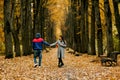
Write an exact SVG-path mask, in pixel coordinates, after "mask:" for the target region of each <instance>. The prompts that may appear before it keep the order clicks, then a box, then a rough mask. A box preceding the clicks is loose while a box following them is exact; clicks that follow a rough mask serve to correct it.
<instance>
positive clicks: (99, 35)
mask: <svg viewBox="0 0 120 80" xmlns="http://www.w3.org/2000/svg"><path fill="white" fill-rule="evenodd" d="M94 5H95V17H96V18H95V21H96V26H97V49H98V56H100V55H103V39H102V36H103V33H102V27H101V18H100V10H99V0H95V1H94Z"/></svg>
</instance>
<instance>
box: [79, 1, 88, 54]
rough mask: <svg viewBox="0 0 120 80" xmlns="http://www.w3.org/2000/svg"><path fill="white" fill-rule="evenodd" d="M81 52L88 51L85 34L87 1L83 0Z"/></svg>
mask: <svg viewBox="0 0 120 80" xmlns="http://www.w3.org/2000/svg"><path fill="white" fill-rule="evenodd" d="M80 27H81V52H82V53H86V52H87V51H86V45H85V43H86V36H85V1H84V0H81V22H80Z"/></svg>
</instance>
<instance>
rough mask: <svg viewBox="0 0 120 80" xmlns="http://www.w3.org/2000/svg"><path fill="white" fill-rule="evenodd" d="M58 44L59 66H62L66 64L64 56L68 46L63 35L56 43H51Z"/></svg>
mask: <svg viewBox="0 0 120 80" xmlns="http://www.w3.org/2000/svg"><path fill="white" fill-rule="evenodd" d="M55 45H57V46H58V51H57V57H58V67H62V66H63V65H64V63H63V61H62V58H64V53H65V50H64V49H65V48H66V42H65V41H64V38H63V36H60V38H59V40H57V41H56V42H55V43H53V44H50V46H55Z"/></svg>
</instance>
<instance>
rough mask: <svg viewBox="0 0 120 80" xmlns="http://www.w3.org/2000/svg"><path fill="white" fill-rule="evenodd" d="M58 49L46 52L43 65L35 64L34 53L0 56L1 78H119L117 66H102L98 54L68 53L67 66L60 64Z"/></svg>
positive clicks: (73, 79)
mask: <svg viewBox="0 0 120 80" xmlns="http://www.w3.org/2000/svg"><path fill="white" fill-rule="evenodd" d="M56 52H57V49H56V48H53V49H51V50H50V51H49V52H48V53H46V52H45V51H43V59H42V67H37V68H34V67H33V55H30V56H23V57H17V58H13V59H4V57H3V56H1V57H0V80H120V65H119V64H120V59H118V66H116V67H103V66H101V64H100V62H99V61H96V62H90V61H91V60H93V59H96V60H97V57H96V56H90V55H87V54H83V55H82V56H74V55H72V54H70V53H67V51H66V53H65V58H64V59H63V61H64V64H65V65H64V66H63V67H62V68H58V66H57V57H56Z"/></svg>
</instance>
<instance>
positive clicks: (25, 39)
mask: <svg viewBox="0 0 120 80" xmlns="http://www.w3.org/2000/svg"><path fill="white" fill-rule="evenodd" d="M27 2H28V1H26V0H21V24H22V31H21V32H22V50H23V55H24V56H26V55H28V54H29V53H30V46H29V39H30V38H29V27H30V26H29V25H28V24H29V20H28V19H29V15H28V7H27V5H28V3H27Z"/></svg>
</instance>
